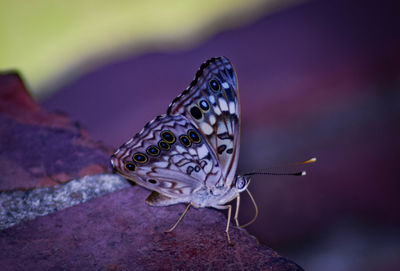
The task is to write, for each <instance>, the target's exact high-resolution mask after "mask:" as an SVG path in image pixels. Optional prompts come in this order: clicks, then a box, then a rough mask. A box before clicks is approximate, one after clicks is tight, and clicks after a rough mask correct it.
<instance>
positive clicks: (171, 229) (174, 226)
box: [164, 203, 192, 232]
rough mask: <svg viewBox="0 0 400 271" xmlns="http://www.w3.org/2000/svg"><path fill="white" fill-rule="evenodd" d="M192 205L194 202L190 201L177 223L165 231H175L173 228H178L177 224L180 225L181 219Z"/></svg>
mask: <svg viewBox="0 0 400 271" xmlns="http://www.w3.org/2000/svg"><path fill="white" fill-rule="evenodd" d="M190 206H192V203H189V204H188V205H187V206H186V209H185V211H183V213H182V215H181V216H180V217H179V219H178V221H176V223H175V224H174V225H173V226H172V227H171V228H170V229H169V230H166V231H164V232H171V231H173V230H174V229H175V228H176V226H178V224H179V222H181V220H182V219H183V217H184V216H185V215H186V213H187V211H188V210H189V208H190Z"/></svg>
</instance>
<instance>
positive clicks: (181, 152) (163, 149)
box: [112, 115, 223, 202]
mask: <svg viewBox="0 0 400 271" xmlns="http://www.w3.org/2000/svg"><path fill="white" fill-rule="evenodd" d="M112 164H113V167H114V168H115V169H116V170H117V171H118V172H119V173H120V174H122V175H123V176H125V177H127V178H128V179H131V180H133V181H135V182H137V183H138V184H140V185H142V186H144V187H146V188H148V189H150V190H154V191H157V192H159V193H161V194H163V195H166V196H168V197H171V198H181V199H182V202H189V201H190V199H188V197H190V195H191V194H193V193H194V192H196V191H199V190H201V189H204V188H206V187H212V186H215V185H216V183H217V182H219V181H220V179H222V178H223V175H222V172H221V168H220V166H219V163H218V161H217V158H216V157H215V156H214V153H213V151H212V149H211V148H210V147H209V146H208V143H207V141H206V140H205V139H204V137H203V136H202V134H201V133H200V132H199V131H198V130H197V128H196V127H195V126H194V125H193V124H192V123H191V122H190V121H189V120H188V119H186V118H185V117H184V116H179V115H178V116H167V115H164V116H159V117H157V118H156V119H154V120H153V121H151V122H149V123H148V124H147V125H146V126H145V128H143V130H142V131H141V132H140V133H139V134H137V135H136V136H135V137H134V138H132V139H131V140H130V141H128V142H127V143H125V144H124V145H123V146H121V147H120V148H119V149H118V150H117V151H116V152H115V154H114V155H113V157H112Z"/></svg>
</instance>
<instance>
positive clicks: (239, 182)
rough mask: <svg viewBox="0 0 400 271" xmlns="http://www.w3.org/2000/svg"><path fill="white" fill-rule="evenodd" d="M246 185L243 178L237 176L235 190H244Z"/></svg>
mask: <svg viewBox="0 0 400 271" xmlns="http://www.w3.org/2000/svg"><path fill="white" fill-rule="evenodd" d="M246 183H247V182H246V179H245V178H243V177H241V176H238V177H237V179H236V188H237V189H239V190H241V189H243V188H245V186H246Z"/></svg>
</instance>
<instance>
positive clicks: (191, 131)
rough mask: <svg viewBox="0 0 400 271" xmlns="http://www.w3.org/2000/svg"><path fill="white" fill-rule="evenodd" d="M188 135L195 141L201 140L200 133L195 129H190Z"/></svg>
mask: <svg viewBox="0 0 400 271" xmlns="http://www.w3.org/2000/svg"><path fill="white" fill-rule="evenodd" d="M188 135H189V138H190V140H191V141H192V142H193V143H199V142H200V141H201V139H200V136H199V134H198V133H196V132H195V131H194V130H189V132H188Z"/></svg>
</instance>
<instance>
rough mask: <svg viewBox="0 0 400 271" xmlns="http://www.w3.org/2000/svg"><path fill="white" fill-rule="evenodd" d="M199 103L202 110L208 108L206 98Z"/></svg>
mask: <svg viewBox="0 0 400 271" xmlns="http://www.w3.org/2000/svg"><path fill="white" fill-rule="evenodd" d="M199 105H200V108H201V109H203V110H204V111H208V109H210V105H209V104H208V102H207V101H206V100H201V101H200V103H199Z"/></svg>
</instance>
